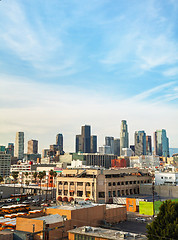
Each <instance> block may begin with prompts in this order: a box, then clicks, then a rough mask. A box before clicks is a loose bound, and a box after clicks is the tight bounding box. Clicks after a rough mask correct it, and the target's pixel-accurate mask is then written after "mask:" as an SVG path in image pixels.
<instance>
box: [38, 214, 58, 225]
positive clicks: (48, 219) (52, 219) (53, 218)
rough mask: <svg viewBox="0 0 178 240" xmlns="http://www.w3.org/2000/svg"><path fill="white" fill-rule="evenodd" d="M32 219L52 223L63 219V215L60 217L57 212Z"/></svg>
mask: <svg viewBox="0 0 178 240" xmlns="http://www.w3.org/2000/svg"><path fill="white" fill-rule="evenodd" d="M34 219H35V220H42V221H45V222H46V224H53V223H57V222H62V221H63V217H61V216H60V215H59V214H54V215H47V216H43V217H37V218H34Z"/></svg>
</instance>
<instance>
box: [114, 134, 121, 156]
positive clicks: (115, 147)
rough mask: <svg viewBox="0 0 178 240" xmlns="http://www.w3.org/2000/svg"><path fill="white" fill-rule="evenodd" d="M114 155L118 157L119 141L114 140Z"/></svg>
mask: <svg viewBox="0 0 178 240" xmlns="http://www.w3.org/2000/svg"><path fill="white" fill-rule="evenodd" d="M114 155H117V156H120V139H119V138H116V139H114Z"/></svg>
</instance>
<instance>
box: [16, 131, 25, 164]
mask: <svg viewBox="0 0 178 240" xmlns="http://www.w3.org/2000/svg"><path fill="white" fill-rule="evenodd" d="M23 155H24V132H17V133H16V138H15V154H14V156H15V157H17V159H20V160H22V159H23Z"/></svg>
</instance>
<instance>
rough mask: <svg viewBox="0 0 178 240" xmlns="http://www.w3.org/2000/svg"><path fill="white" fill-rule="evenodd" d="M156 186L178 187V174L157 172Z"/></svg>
mask: <svg viewBox="0 0 178 240" xmlns="http://www.w3.org/2000/svg"><path fill="white" fill-rule="evenodd" d="M155 185H178V173H175V172H174V173H173V172H155Z"/></svg>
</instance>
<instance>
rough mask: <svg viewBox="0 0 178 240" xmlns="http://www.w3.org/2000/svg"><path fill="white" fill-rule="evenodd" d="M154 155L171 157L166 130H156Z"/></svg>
mask: <svg viewBox="0 0 178 240" xmlns="http://www.w3.org/2000/svg"><path fill="white" fill-rule="evenodd" d="M154 154H155V155H158V156H164V157H169V139H168V137H167V136H166V130H165V129H162V130H156V132H155V133H154Z"/></svg>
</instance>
